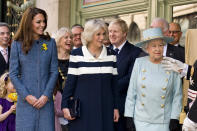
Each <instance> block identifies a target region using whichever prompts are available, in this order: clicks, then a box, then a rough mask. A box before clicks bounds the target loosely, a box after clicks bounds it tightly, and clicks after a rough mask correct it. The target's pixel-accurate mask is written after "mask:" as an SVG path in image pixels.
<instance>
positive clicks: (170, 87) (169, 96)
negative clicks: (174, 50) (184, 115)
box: [124, 56, 182, 131]
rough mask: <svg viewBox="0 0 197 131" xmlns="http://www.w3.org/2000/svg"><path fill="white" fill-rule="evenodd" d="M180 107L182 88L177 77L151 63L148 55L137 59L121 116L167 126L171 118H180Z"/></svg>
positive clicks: (159, 65) (175, 74) (158, 65)
mask: <svg viewBox="0 0 197 131" xmlns="http://www.w3.org/2000/svg"><path fill="white" fill-rule="evenodd" d="M181 107H182V86H181V79H180V77H179V75H178V74H177V73H175V72H167V71H164V69H163V68H162V67H161V64H153V63H152V62H150V60H149V56H146V57H141V58H137V59H136V61H135V64H134V68H133V71H132V75H131V79H130V84H129V89H128V92H127V98H126V103H125V113H124V115H125V116H127V117H133V118H134V119H135V121H136V120H137V121H141V122H145V123H149V124H153V126H154V124H169V121H170V119H179V115H180V112H181ZM136 126H138V125H136ZM142 130H147V129H146V128H145V129H142ZM150 130H151V131H153V130H152V129H150ZM160 131H162V129H161V130H160Z"/></svg>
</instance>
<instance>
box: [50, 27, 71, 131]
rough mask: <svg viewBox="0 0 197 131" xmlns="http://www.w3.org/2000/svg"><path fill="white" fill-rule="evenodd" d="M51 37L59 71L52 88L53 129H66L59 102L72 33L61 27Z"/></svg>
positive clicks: (59, 130)
mask: <svg viewBox="0 0 197 131" xmlns="http://www.w3.org/2000/svg"><path fill="white" fill-rule="evenodd" d="M52 37H53V38H55V41H56V45H57V52H58V71H59V77H58V81H57V84H56V88H55V90H54V96H55V100H54V107H55V131H67V130H68V127H67V126H68V125H67V124H68V120H66V119H65V118H64V114H63V112H62V110H61V102H62V92H63V87H64V86H65V82H66V77H67V73H68V64H69V57H70V52H71V50H72V47H73V43H72V33H71V31H70V30H69V29H68V28H66V27H62V28H60V29H59V30H58V31H57V32H55V33H53V35H52Z"/></svg>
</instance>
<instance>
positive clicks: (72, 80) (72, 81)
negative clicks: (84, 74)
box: [61, 53, 78, 109]
mask: <svg viewBox="0 0 197 131" xmlns="http://www.w3.org/2000/svg"><path fill="white" fill-rule="evenodd" d="M77 68H78V67H77V60H76V56H75V55H73V53H71V55H70V59H69V68H68V75H67V79H66V84H65V87H64V89H63V94H62V105H61V108H62V109H63V108H68V103H67V101H68V99H69V98H70V97H71V96H73V93H74V90H75V88H76V84H77V78H78V70H77Z"/></svg>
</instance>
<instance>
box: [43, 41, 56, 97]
mask: <svg viewBox="0 0 197 131" xmlns="http://www.w3.org/2000/svg"><path fill="white" fill-rule="evenodd" d="M51 44H53V49H52V53H51V64H50V72H49V74H50V76H49V80H48V83H47V85H46V89H45V91H44V94H43V95H44V96H47V97H48V98H51V97H52V94H53V88H54V87H55V83H56V81H57V77H58V60H57V48H56V44H55V41H54V39H52V42H51Z"/></svg>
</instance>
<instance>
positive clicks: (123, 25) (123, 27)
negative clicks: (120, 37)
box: [109, 19, 129, 33]
mask: <svg viewBox="0 0 197 131" xmlns="http://www.w3.org/2000/svg"><path fill="white" fill-rule="evenodd" d="M111 25H119V26H120V28H121V30H122V32H123V33H128V31H129V28H128V26H127V23H126V22H125V21H124V20H121V19H115V20H112V21H111V22H110V23H109V26H111Z"/></svg>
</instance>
